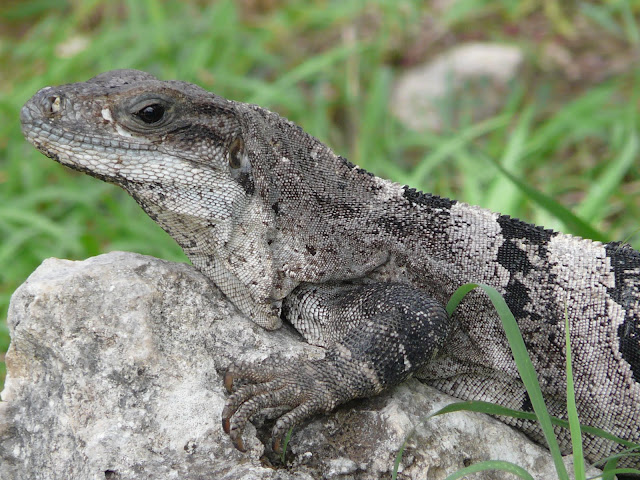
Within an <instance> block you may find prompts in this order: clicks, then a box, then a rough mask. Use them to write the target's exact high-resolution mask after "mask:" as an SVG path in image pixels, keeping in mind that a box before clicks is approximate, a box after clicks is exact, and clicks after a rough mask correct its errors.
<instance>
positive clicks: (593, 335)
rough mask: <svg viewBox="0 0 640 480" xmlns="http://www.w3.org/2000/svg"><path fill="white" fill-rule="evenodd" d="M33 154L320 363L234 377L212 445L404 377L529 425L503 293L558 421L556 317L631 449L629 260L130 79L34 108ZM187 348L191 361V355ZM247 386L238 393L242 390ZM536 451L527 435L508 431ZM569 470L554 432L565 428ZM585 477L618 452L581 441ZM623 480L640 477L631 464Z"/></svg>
mask: <svg viewBox="0 0 640 480" xmlns="http://www.w3.org/2000/svg"><path fill="white" fill-rule="evenodd" d="M21 121H22V128H23V132H24V135H25V137H26V138H27V139H28V140H29V141H30V142H31V143H32V144H33V145H35V146H36V148H38V149H39V150H40V151H41V152H42V153H44V154H45V155H47V156H48V157H50V158H52V159H54V160H56V161H57V162H59V163H61V164H63V165H66V166H68V167H71V168H73V169H75V170H79V171H82V172H85V173H87V174H89V175H91V176H94V177H97V178H99V179H102V180H104V181H107V182H111V183H114V184H116V185H119V186H120V187H122V188H123V189H124V190H126V191H127V192H128V193H129V194H130V195H131V196H132V197H133V198H134V199H135V200H136V201H137V202H138V203H139V204H140V206H141V207H142V208H143V209H144V211H145V212H146V213H147V214H148V215H149V216H150V217H151V218H153V219H154V220H155V221H156V222H157V223H158V224H159V225H160V226H161V227H162V228H163V229H164V230H166V231H167V232H168V233H169V234H170V235H171V236H172V237H173V238H174V239H175V240H176V241H177V242H178V243H179V244H180V246H181V247H182V248H183V250H184V252H185V253H186V254H187V256H188V257H189V258H190V260H191V261H192V263H193V265H194V266H195V267H196V268H198V269H199V270H200V271H202V272H203V273H204V274H205V275H206V276H207V277H208V278H209V279H211V280H212V281H213V283H215V285H217V287H218V288H219V289H220V290H221V291H222V292H224V294H225V295H226V296H227V297H228V298H229V299H230V300H231V301H232V302H233V303H234V305H235V306H236V307H237V308H238V309H239V310H240V311H241V312H242V313H243V314H245V315H247V316H248V317H249V318H251V319H252V320H253V321H255V322H256V323H257V324H259V325H261V326H262V327H264V328H266V329H276V328H278V327H279V326H280V325H281V318H284V319H286V320H287V321H288V322H290V323H291V324H292V325H293V326H294V327H295V328H296V329H297V330H298V331H299V332H300V333H301V335H302V336H303V337H304V338H305V339H306V341H308V342H309V343H312V344H315V345H319V346H323V347H325V348H326V355H325V357H324V358H322V359H316V360H309V361H305V362H299V363H293V364H286V365H283V364H282V363H281V362H278V361H277V359H271V360H270V361H268V362H264V363H262V364H248V363H242V362H239V363H237V364H235V365H234V366H232V367H230V369H229V371H228V372H227V374H226V375H225V379H224V381H225V385H226V386H227V387H228V388H229V390H231V391H233V393H232V394H231V395H230V397H229V399H228V402H227V405H226V407H225V409H224V411H223V418H222V424H223V428H224V429H225V431H227V433H229V435H230V437H231V440H232V441H233V443H234V444H235V445H236V447H237V448H239V449H243V443H242V431H243V429H244V427H245V425H246V423H247V422H248V420H249V419H250V417H251V416H252V415H254V414H256V413H257V412H259V411H261V410H263V409H266V408H269V407H273V406H287V407H288V408H289V410H288V412H287V413H285V414H284V415H283V416H282V417H280V418H279V419H278V420H277V422H276V423H275V426H274V428H273V438H274V446H275V448H276V449H278V448H279V447H280V442H281V439H282V437H283V435H284V434H285V433H286V432H287V431H288V430H289V428H290V427H292V426H294V425H296V424H298V423H300V422H301V421H303V420H304V419H306V418H308V417H309V416H311V415H315V414H317V413H321V412H328V411H331V410H332V409H334V408H335V407H336V406H337V405H340V404H342V403H344V402H346V401H349V400H351V399H354V398H359V397H368V396H372V395H376V394H378V393H379V392H381V391H382V390H384V389H386V388H389V387H390V386H393V385H396V384H398V383H400V382H402V381H403V380H405V379H406V378H407V377H408V376H410V375H414V376H416V377H417V378H420V379H422V380H424V381H426V382H428V383H429V384H431V385H433V386H435V387H437V388H438V389H440V390H442V391H443V392H446V393H449V394H452V395H454V396H456V397H458V398H462V399H475V400H485V401H489V402H494V403H498V404H500V405H504V406H506V407H509V408H514V409H520V410H525V411H531V410H532V407H531V403H530V400H529V398H528V395H527V393H526V390H525V388H524V386H523V384H522V381H521V379H520V378H519V375H518V372H517V369H516V367H515V364H514V361H513V359H512V356H511V352H510V348H509V345H508V342H507V340H506V337H505V335H504V332H503V329H502V324H501V321H500V319H499V318H498V316H497V314H496V313H495V310H494V308H493V306H492V304H491V303H490V301H489V300H488V299H487V297H486V296H485V295H484V294H483V293H482V292H473V293H471V294H470V295H468V296H467V297H466V298H465V300H464V301H463V302H462V303H461V304H460V306H459V307H458V308H457V310H456V311H455V312H454V313H453V315H452V316H451V317H449V316H448V315H447V314H446V312H445V309H444V306H443V305H445V304H446V302H447V301H448V299H449V298H450V296H451V295H452V294H453V292H454V291H455V290H456V289H457V288H458V287H459V286H460V285H462V284H465V283H468V282H476V283H478V282H481V283H485V284H489V285H491V286H493V287H495V288H496V289H498V291H500V292H501V293H502V294H503V296H504V298H505V300H506V302H507V304H508V305H509V307H510V308H511V310H512V312H513V313H514V315H515V317H516V319H517V321H518V324H519V327H520V329H521V332H522V335H523V337H524V340H525V343H526V345H527V347H528V351H529V355H530V356H531V359H532V361H533V364H534V367H535V369H536V371H537V372H538V376H539V381H540V384H541V387H542V390H543V393H544V394H545V399H546V402H547V405H548V408H549V410H550V413H551V414H552V415H556V416H559V417H566V406H565V404H566V398H565V397H566V394H565V389H566V379H565V353H564V317H565V308H566V312H567V313H568V318H569V321H570V329H571V344H572V349H573V353H574V365H573V368H574V374H575V380H576V401H577V405H578V409H579V413H580V419H581V422H582V423H583V424H586V425H592V426H596V427H600V428H603V429H605V430H607V431H609V432H611V433H613V434H615V435H617V436H619V437H622V438H624V439H627V440H630V441H634V442H640V426H639V420H638V419H639V418H640V320H639V318H640V254H639V253H638V252H636V251H635V250H633V249H632V248H630V247H629V246H628V245H626V244H620V243H610V244H602V243H599V242H593V241H590V240H585V239H580V238H576V237H573V236H570V235H565V234H562V233H557V232H553V231H550V230H545V229H543V228H540V227H536V226H533V225H529V224H527V223H524V222H522V221H520V220H517V219H513V218H510V217H508V216H504V215H500V214H497V213H493V212H490V211H487V210H484V209H482V208H479V207H475V206H471V205H467V204H464V203H460V202H456V201H454V200H449V199H446V198H441V197H438V196H435V195H430V194H425V193H421V192H418V191H416V190H414V189H412V188H409V187H408V186H402V185H399V184H396V183H393V182H391V181H388V180H384V179H381V178H378V177H376V176H374V175H372V174H370V173H368V172H366V171H364V170H362V169H360V168H358V167H357V166H354V165H353V164H351V163H349V162H348V161H347V160H346V159H345V158H343V157H340V156H338V155H336V154H335V153H334V152H333V151H331V149H330V148H329V147H327V146H326V145H324V144H323V143H321V142H320V141H318V140H317V139H315V138H313V137H312V136H310V135H308V134H307V133H305V132H304V131H303V130H302V129H301V128H300V127H298V126H297V125H295V124H293V123H292V122H290V121H288V120H287V119H285V118H283V117H281V116H279V115H277V114H276V113H273V112H270V111H268V110H266V109H264V108H261V107H259V106H256V105H248V104H244V103H239V102H234V101H231V100H227V99H224V98H222V97H220V96H217V95H215V94H213V93H210V92H208V91H206V90H203V89H202V88H200V87H198V86H196V85H193V84H189V83H185V82H178V81H160V80H158V79H156V78H155V77H153V76H152V75H150V74H148V73H145V72H140V71H135V70H116V71H111V72H107V73H104V74H101V75H98V76H97V77H95V78H93V79H91V80H89V81H87V82H83V83H74V84H69V85H64V86H60V87H47V88H43V89H42V90H40V91H39V92H38V93H36V95H35V96H34V97H33V98H32V99H31V100H29V101H28V102H27V104H26V105H25V106H24V107H23V109H22V111H21ZM185 348H186V346H185ZM237 379H242V380H244V381H248V382H249V384H247V385H244V386H242V387H241V388H239V389H235V388H233V383H234V380H237ZM505 421H506V422H507V423H510V424H512V425H515V426H516V427H518V428H520V429H521V430H523V431H524V432H525V433H527V434H528V435H529V436H531V437H532V438H534V439H536V440H538V441H541V440H542V436H541V433H540V430H539V429H538V427H537V426H536V424H535V423H533V422H528V421H521V420H514V419H511V420H509V419H506V420H505ZM556 433H557V436H558V438H559V442H560V445H561V448H562V450H563V452H565V453H566V452H569V451H570V446H571V445H570V440H569V436H568V432H567V431H566V430H563V429H560V428H558V429H557V431H556ZM584 442H585V445H584V447H585V453H586V457H587V458H588V459H589V460H592V461H595V460H597V459H600V458H602V457H605V456H608V455H611V454H613V453H615V452H616V451H618V450H619V449H620V447H618V446H616V445H615V444H613V443H611V442H609V441H606V440H603V439H600V438H595V437H592V436H590V435H584ZM622 465H626V466H634V467H640V460H639V459H638V458H637V457H636V458H629V459H627V460H625V461H624V462H623V463H622Z"/></svg>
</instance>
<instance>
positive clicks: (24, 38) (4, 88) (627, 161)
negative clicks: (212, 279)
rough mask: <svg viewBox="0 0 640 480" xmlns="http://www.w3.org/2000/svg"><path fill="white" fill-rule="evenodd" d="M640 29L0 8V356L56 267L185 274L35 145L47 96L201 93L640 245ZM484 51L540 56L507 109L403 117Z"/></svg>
mask: <svg viewBox="0 0 640 480" xmlns="http://www.w3.org/2000/svg"><path fill="white" fill-rule="evenodd" d="M639 15H640V2H639V1H637V0H636V1H631V0H625V1H622V0H611V1H607V0H603V1H592V2H571V1H565V0H431V1H403V0H387V1H382V0H380V1H371V2H364V1H361V0H359V1H355V0H339V1H329V0H327V1H317V2H314V1H308V0H304V1H302V0H300V1H278V0H242V1H236V2H233V1H227V0H220V1H196V0H192V1H165V2H159V1H150V0H149V1H133V0H130V1H117V0H116V1H108V2H107V1H106V0H89V1H80V0H75V1H71V0H69V1H62V0H61V1H56V2H53V1H45V0H33V1H29V0H24V1H14V2H2V3H0V239H1V241H0V361H1V360H4V352H5V351H6V349H7V348H8V345H9V333H8V328H7V327H6V315H7V308H8V304H9V298H10V295H11V293H12V292H13V291H14V290H15V289H16V288H17V287H18V286H19V285H20V284H21V283H22V282H23V281H24V280H25V279H26V278H27V276H28V275H29V274H30V273H31V272H32V271H33V270H34V269H35V268H36V267H37V266H38V265H39V264H40V263H41V262H42V260H44V259H45V258H47V257H52V256H54V257H60V258H69V259H84V258H86V257H89V256H92V255H97V254H100V253H104V252H107V251H111V250H129V251H136V252H140V253H144V254H149V255H154V256H157V257H162V258H166V259H170V260H175V261H186V259H185V257H184V255H183V254H182V252H181V251H180V249H179V248H178V247H177V246H176V245H175V244H174V243H173V241H172V240H171V239H170V238H169V237H168V236H167V235H166V234H165V233H164V232H162V231H161V230H160V228H159V227H157V226H156V225H155V224H154V223H153V221H151V220H150V219H149V218H147V217H146V215H145V214H144V213H143V212H142V211H141V210H140V209H139V207H138V206H137V205H136V204H135V202H134V201H133V200H132V199H130V198H129V197H128V196H127V195H126V194H124V192H122V191H120V190H119V189H118V188H116V187H114V186H112V185H107V184H105V183H102V182H100V181H98V180H95V179H92V178H90V177H88V176H86V175H82V174H78V173H75V172H73V171H71V170H68V169H65V168H64V167H62V166H61V165H58V164H56V163H55V162H52V161H51V160H49V159H47V158H45V157H44V156H42V155H41V154H39V153H38V152H36V150H35V149H34V148H33V147H31V146H30V145H28V144H27V143H26V142H25V141H24V140H23V138H22V135H21V133H20V125H19V117H18V115H19V110H20V107H21V106H22V104H23V103H24V102H25V101H26V100H27V99H28V98H29V97H30V96H31V95H33V93H35V91H36V90H38V89H39V88H41V87H43V86H46V85H53V84H61V83H70V82H75V81H82V80H86V79H88V78H90V77H92V76H94V75H96V74H98V73H100V72H103V71H105V70H109V69H113V68H137V69H141V70H147V71H149V72H151V73H153V74H155V75H157V76H158V77H160V78H162V79H180V80H186V81H190V82H194V83H198V84H199V85H201V86H203V87H204V88H207V89H210V90H212V91H215V92H216V93H218V94H220V95H223V96H226V97H228V98H232V99H236V100H241V101H245V102H251V103H258V104H260V105H262V106H264V107H267V108H269V109H271V110H276V111H278V112H279V113H281V114H283V115H285V116H287V117H288V118H290V119H291V120H292V121H294V122H296V123H298V124H300V125H301V126H303V127H304V128H305V130H307V131H308V132H310V133H311V134H313V135H315V136H316V137H318V138H320V139H321V140H322V141H324V142H327V143H328V144H330V145H331V146H332V147H333V148H334V150H335V151H336V152H337V153H339V154H341V155H344V156H346V157H348V158H349V159H350V160H351V161H352V162H354V163H356V164H359V165H360V166H362V167H363V168H366V169H368V170H370V171H372V172H374V173H376V174H378V175H381V176H384V177H387V178H392V179H394V180H396V181H398V182H402V183H408V184H410V185H412V186H414V187H418V188H420V189H422V190H425V191H429V192H433V193H436V194H439V195H444V196H448V197H453V198H456V199H458V200H463V201H466V202H469V203H473V204H479V205H482V206H484V207H487V208H491V209H494V210H499V211H501V212H502V213H507V214H510V215H513V216H517V217H520V218H523V219H525V220H527V221H530V222H535V223H538V224H543V225H545V226H547V227H552V228H555V229H561V230H563V231H565V232H567V233H572V234H575V235H583V236H589V237H592V238H598V239H602V240H625V241H628V242H630V243H631V244H633V245H634V246H636V248H637V247H638V246H640V237H638V235H636V233H637V230H638V227H637V219H638V218H639V216H638V214H639V213H640V199H639V198H638V192H639V190H640V178H639V175H638V169H637V166H636V165H637V161H636V160H637V158H638V127H637V121H636V116H637V113H638V105H639V104H638V88H639V85H640V82H639V81H638V80H639V79H640V62H639V60H640V26H639ZM471 41H473V42H478V41H479V42H485V41H491V42H499V43H502V44H507V45H515V46H518V47H519V48H520V51H521V52H522V53H523V54H524V61H523V65H522V68H521V69H520V71H519V73H518V75H517V76H516V78H515V79H514V80H513V81H512V82H511V83H509V85H508V88H506V89H504V90H503V91H502V90H501V91H500V95H502V96H503V97H504V101H503V102H502V104H501V107H500V108H499V110H498V111H496V112H492V114H491V115H489V116H488V117H485V118H482V119H480V120H478V118H477V116H476V115H474V113H473V98H474V96H473V90H469V92H470V93H469V92H467V93H469V95H468V96H470V98H471V101H470V102H469V101H461V97H460V95H456V94H452V95H449V96H448V97H447V99H446V101H445V102H443V103H442V105H441V108H442V111H443V118H445V119H446V121H444V122H443V125H442V126H441V127H440V128H439V130H438V131H437V132H434V131H431V132H422V133H419V132H414V131H412V130H410V129H408V128H406V127H405V126H403V125H402V124H401V123H400V122H399V121H398V120H396V119H395V118H394V117H393V116H391V115H390V113H389V109H390V107H389V102H390V98H391V92H392V90H393V85H394V82H395V81H396V79H397V78H399V77H400V76H401V75H402V74H403V73H404V72H406V71H407V70H408V69H411V68H412V67H414V66H416V65H419V64H421V63H423V62H428V61H430V60H432V59H433V58H435V57H436V56H437V55H438V54H440V53H441V52H444V51H447V50H448V49H450V48H452V47H455V46H456V45H461V44H464V43H466V42H471ZM467 100H469V99H468V98H467ZM3 378H4V362H0V382H1V381H2V380H3Z"/></svg>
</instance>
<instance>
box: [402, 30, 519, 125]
mask: <svg viewBox="0 0 640 480" xmlns="http://www.w3.org/2000/svg"><path fill="white" fill-rule="evenodd" d="M523 58H524V55H523V53H522V51H521V50H520V49H519V48H518V47H515V46H511V45H501V44H493V43H480V42H476V43H468V44H463V45H459V46H456V47H454V48H452V49H451V50H449V51H447V52H444V53H443V54H441V55H439V56H438V57H436V58H435V59H433V60H431V61H430V62H428V63H426V64H424V65H421V66H418V67H415V68H413V69H411V70H408V71H407V72H405V73H403V74H402V75H401V76H400V77H399V78H398V79H397V81H396V82H395V85H394V89H393V95H392V97H391V103H390V108H391V111H392V112H393V113H394V114H395V116H396V117H397V118H398V119H399V120H400V121H401V122H402V123H404V124H405V125H406V126H407V127H409V128H412V129H414V130H418V131H421V130H436V131H439V130H441V129H442V128H443V127H444V126H445V125H446V124H449V126H450V127H451V126H453V125H452V124H455V123H456V121H457V117H460V116H466V117H469V118H472V119H473V120H474V121H479V120H481V119H483V118H486V117H487V116H490V115H492V114H495V113H496V112H497V111H499V109H500V108H501V107H502V105H503V104H504V101H505V99H506V96H505V90H506V86H507V84H508V83H509V81H511V80H512V79H513V78H514V77H515V75H516V74H517V72H518V68H519V67H520V65H521V63H522V61H523Z"/></svg>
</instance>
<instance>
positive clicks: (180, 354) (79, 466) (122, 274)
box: [0, 252, 555, 480]
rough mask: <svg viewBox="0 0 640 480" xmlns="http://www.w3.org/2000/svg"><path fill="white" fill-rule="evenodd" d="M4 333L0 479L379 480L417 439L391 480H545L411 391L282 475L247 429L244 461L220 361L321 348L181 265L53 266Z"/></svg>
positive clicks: (131, 257) (288, 357) (367, 412)
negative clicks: (484, 467) (498, 467)
mask: <svg viewBox="0 0 640 480" xmlns="http://www.w3.org/2000/svg"><path fill="white" fill-rule="evenodd" d="M9 328H10V332H11V337H12V342H11V347H10V349H9V352H8V353H7V367H8V375H7V381H6V384H5V389H4V391H3V392H2V403H0V478H2V479H3V480H22V479H24V480H26V479H30V480H31V479H47V480H48V479H65V480H69V479H82V480H87V479H95V480H98V479H100V480H103V479H105V478H106V479H173V478H175V479H185V480H189V479H194V480H195V479H203V478H207V479H209V478H211V479H214V478H215V479H247V480H249V479H274V480H275V479H278V480H293V479H297V480H304V479H313V478H339V479H347V478H349V479H378V478H381V477H383V476H388V475H389V472H391V470H392V468H393V462H394V459H395V455H396V452H397V451H398V449H399V448H400V446H401V445H402V442H403V441H404V439H405V437H406V436H407V435H408V434H409V432H410V431H411V430H412V428H413V427H414V426H416V430H415V433H414V434H413V435H412V436H411V438H410V440H409V442H408V447H407V449H406V451H405V454H404V457H403V461H402V464H401V467H400V469H401V474H400V475H399V477H398V478H401V479H418V478H419V479H441V478H444V477H445V476H446V475H447V474H449V473H452V472H454V471H456V470H458V469H459V468H462V467H463V466H465V465H467V464H468V463H469V462H477V461H481V460H486V459H489V458H494V459H495V458H505V459H509V460H510V461H513V462H516V463H518V464H519V465H521V466H523V467H525V468H526V469H528V470H529V471H530V472H531V473H532V474H533V476H534V477H535V478H539V479H548V478H555V474H554V473H553V472H554V471H553V467H552V462H551V459H550V456H549V454H548V453H547V452H546V451H545V450H544V449H542V448H541V447H539V446H538V445H535V444H533V443H532V442H531V441H529V440H528V439H526V438H525V437H524V436H523V435H522V434H520V433H519V432H516V431H515V430H513V429H511V428H510V427H508V426H506V425H504V424H502V423H500V422H499V421H497V420H494V419H492V418H490V417H487V416H485V415H480V414H475V413H455V414H449V415H444V416H440V417H437V418H433V419H431V420H429V421H427V422H421V420H422V419H423V418H424V416H425V415H426V414H427V413H429V412H431V411H434V410H435V409H437V408H440V407H442V406H443V405H445V404H447V403H448V402H451V401H453V399H452V398H451V397H448V396H446V395H443V394H441V393H439V392H437V391H435V390H434V389H432V388H430V387H428V386H427V385H424V384H422V383H420V382H418V381H417V380H410V381H408V382H405V383H404V384H403V385H401V386H399V387H398V388H395V389H393V390H392V391H390V392H389V393H387V394H385V395H381V396H379V397H376V398H372V399H367V400H362V401H356V402H351V403H350V404H348V405H346V406H344V407H341V408H339V409H338V410H337V411H336V412H334V413H333V414H332V415H328V416H319V417H316V418H315V419H313V420H312V421H310V422H309V423H307V424H305V425H304V426H302V427H300V428H298V429H296V430H295V432H294V435H293V437H292V439H291V443H290V452H291V453H290V454H289V457H290V459H291V460H290V465H289V466H288V468H287V469H284V468H283V469H280V470H276V469H273V468H267V467H265V466H263V465H262V464H261V462H260V457H261V456H262V454H263V451H264V447H263V445H262V443H260V441H259V440H258V439H257V438H256V436H255V435H256V429H255V428H254V427H253V426H249V428H247V431H246V432H245V437H244V438H245V446H247V447H248V449H249V451H248V453H246V454H243V453H240V452H238V451H236V450H235V449H234V448H233V447H232V446H231V442H230V441H229V439H228V438H227V437H226V436H225V435H224V434H223V432H222V428H221V422H220V415H221V411H222V407H223V404H224V401H225V399H226V398H227V394H226V392H225V391H224V389H223V387H222V378H221V375H222V372H223V371H224V370H225V368H226V367H227V366H228V364H229V362H230V361H231V359H240V358H242V359H259V358H264V357H266V356H267V355H268V354H270V353H278V354H280V355H281V356H282V357H283V358H284V359H285V360H284V361H290V362H293V361H295V357H296V356H298V355H302V356H310V355H315V356H317V355H318V349H317V348H316V347H311V346H309V345H307V344H305V343H303V342H301V341H300V337H299V336H298V335H297V334H296V333H294V332H292V331H291V330H290V329H287V328H283V329H280V330H279V331H276V332H267V331H265V330H262V329H261V328H260V327H258V326H256V325H255V324H254V323H253V322H251V321H249V320H248V319H246V318H243V317H242V316H241V315H240V314H239V313H238V312H237V311H236V310H235V309H234V308H233V306H231V305H230V304H229V302H228V301H227V300H226V299H225V298H224V297H223V296H222V294H221V293H220V292H219V291H218V290H217V289H216V288H215V287H214V286H212V285H211V284H210V283H209V282H208V281H207V280H206V278H205V277H203V276H202V275H201V274H200V273H198V272H197V271H196V270H195V269H194V268H192V267H190V266H188V265H185V264H176V263H170V262H166V261H162V260H158V259H155V258H152V257H145V256H141V255H136V254H130V253H122V252H115V253H110V254H107V255H101V256H98V257H94V258H91V259H88V260H86V261H84V262H71V261H67V260H57V259H49V260H47V261H45V262H44V263H43V264H42V265H41V266H40V267H39V268H38V269H37V270H36V271H35V272H34V273H33V274H32V275H31V276H30V277H29V279H28V280H27V281H26V282H25V283H24V284H23V285H22V286H21V287H20V288H19V289H18V290H17V291H16V292H15V294H14V295H13V298H12V301H11V306H10V311H9ZM261 423H264V417H263V416H259V418H258V419H257V421H256V424H258V425H260V424H261ZM262 440H263V441H265V440H267V439H266V438H262ZM271 459H272V460H276V461H277V459H275V457H273V456H272V457H271ZM474 478H477V479H483V478H484V479H490V478H501V479H502V478H510V477H508V476H507V475H506V474H502V473H497V472H486V473H484V474H479V475H476V476H475V477H474Z"/></svg>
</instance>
